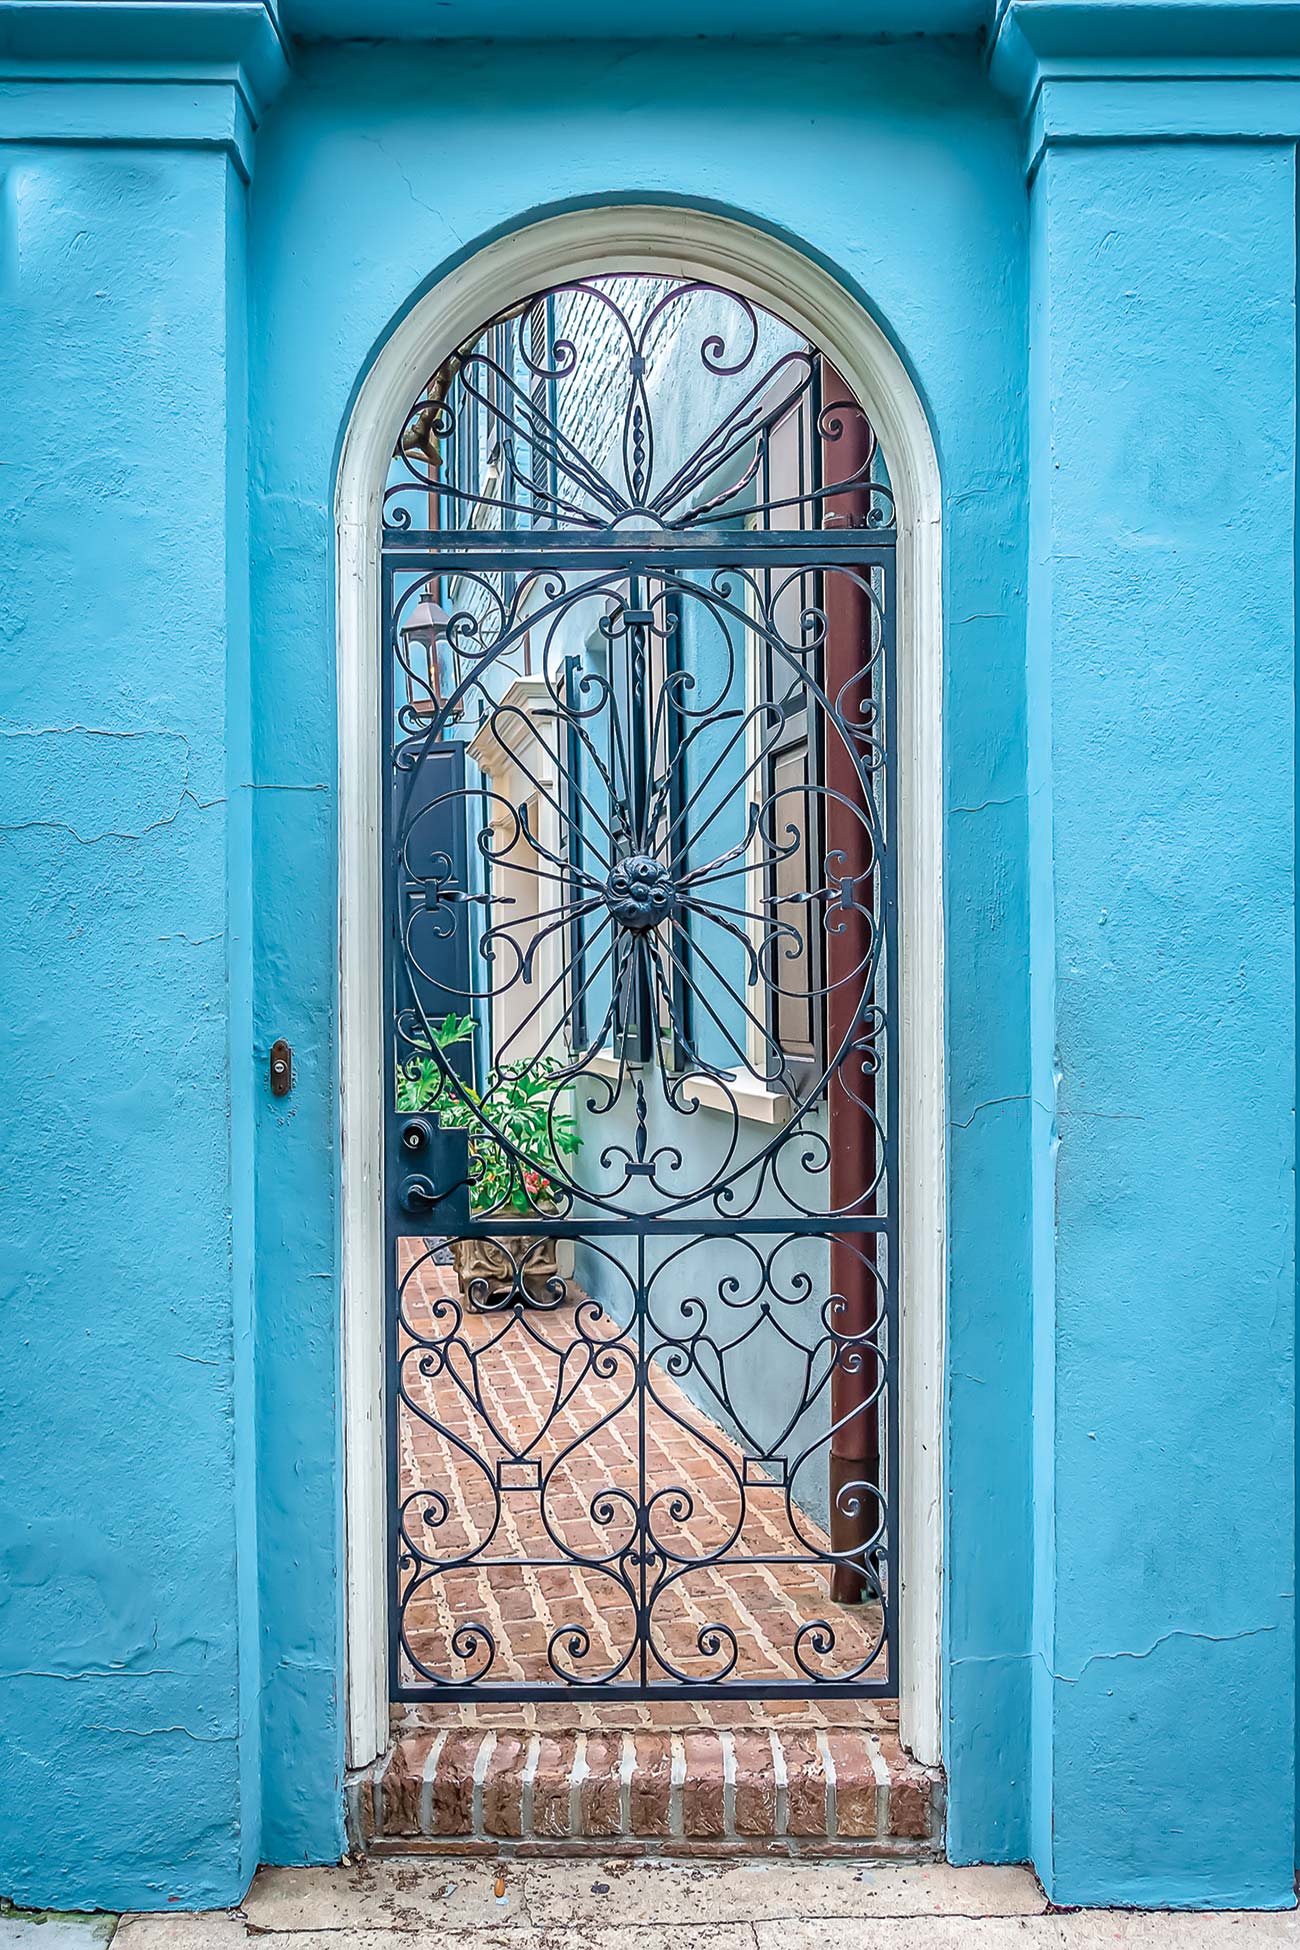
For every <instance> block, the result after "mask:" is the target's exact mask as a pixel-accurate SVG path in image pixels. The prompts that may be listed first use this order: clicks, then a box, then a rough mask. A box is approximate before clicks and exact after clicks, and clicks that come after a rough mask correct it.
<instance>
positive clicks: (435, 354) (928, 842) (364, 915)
mask: <svg viewBox="0 0 1300 1950" xmlns="http://www.w3.org/2000/svg"><path fill="white" fill-rule="evenodd" d="M618 271H625V272H627V271H648V272H655V273H658V274H659V275H661V276H663V275H678V276H682V277H703V278H707V279H710V280H712V281H714V282H717V283H719V284H723V285H726V286H729V287H730V288H731V289H733V290H735V291H739V292H741V293H742V294H743V295H744V296H746V297H748V298H751V299H753V300H755V301H756V302H757V303H759V304H762V305H765V306H766V307H767V308H768V309H769V310H771V311H773V312H776V313H777V314H778V315H779V316H780V317H782V318H783V319H785V320H786V321H787V322H788V323H789V324H790V325H792V326H793V327H794V328H795V329H796V330H797V331H799V332H800V333H802V334H803V335H805V336H806V337H807V338H808V339H809V340H810V341H811V342H812V343H813V344H815V345H816V346H817V347H818V348H819V349H820V350H821V351H823V352H825V353H826V355H827V357H828V358H829V359H830V360H831V362H832V364H833V365H834V366H835V367H836V369H837V370H838V371H839V372H840V373H841V374H842V376H843V377H844V379H845V380H846V381H847V382H848V383H849V384H850V385H851V386H852V388H853V390H854V392H855V393H856V395H857V397H858V398H859V400H860V401H861V402H862V405H863V406H864V407H865V409H866V411H867V414H868V416H869V417H870V419H871V422H872V424H873V426H874V427H875V429H876V431H877V433H878V434H879V436H880V441H881V445H882V447H883V450H884V453H885V456H886V458H887V460H888V464H889V473H890V482H891V485H892V487H893V489H894V493H895V496H896V501H897V509H898V610H897V617H898V687H899V909H900V931H901V943H900V948H901V952H900V964H901V966H900V984H901V1002H900V1015H901V1020H900V1023H899V1026H898V1033H899V1059H900V1066H901V1067H900V1086H901V1089H900V1097H901V1108H902V1119H901V1124H902V1128H901V1132H900V1184H901V1222H902V1266H903V1291H902V1296H901V1307H902V1376H901V1388H900V1394H901V1400H900V1402H899V1405H898V1414H899V1442H900V1484H899V1535H900V1555H901V1579H900V1592H901V1606H900V1611H901V1618H900V1632H899V1638H900V1645H899V1648H898V1657H899V1660H900V1674H899V1683H900V1701H899V1706H900V1724H901V1731H902V1737H903V1740H904V1743H905V1744H906V1745H907V1746H908V1747H909V1748H910V1749H911V1750H912V1752H913V1753H914V1754H915V1755H916V1757H917V1758H918V1760H921V1761H923V1762H925V1763H927V1764H930V1765H934V1764H937V1763H938V1762H939V1761H940V1759H941V1757H942V1756H941V1715H940V1685H941V1672H940V1646H941V1643H942V1637H941V1628H942V1590H943V1578H942V1571H943V1496H942V1488H943V1400H944V1386H943V1374H944V1320H945V1305H944V1295H945V1280H946V1245H947V1240H946V1192H945V1156H944V1129H945V1127H944V1101H945V1098H944V1010H943V997H944V967H943V956H944V937H943V879H942V876H943V725H942V698H943V683H942V672H943V648H942V645H943V637H942V615H941V597H942V581H941V561H940V549H941V504H940V489H939V470H938V463H937V460H936V457H935V452H934V443H933V440H932V438H931V435H930V429H929V425H928V423H927V421H926V417H925V413H924V410H923V409H922V406H921V402H920V400H919V398H918V396H917V393H916V390H915V388H914V387H913V385H912V382H911V380H910V378H909V377H908V375H907V371H906V369H905V367H904V366H903V363H902V360H901V359H900V358H899V356H898V354H897V353H896V352H895V350H894V348H893V347H892V346H891V345H890V343H889V341H888V339H887V338H886V337H885V335H884V333H883V332H882V331H881V329H880V327H879V326H878V325H877V324H876V322H875V321H874V319H872V318H871V317H870V315H869V314H868V313H867V312H866V311H865V310H864V309H863V308H862V306H861V305H860V304H858V302H857V301H856V300H855V299H854V298H853V297H852V296H851V295H850V293H849V292H847V291H846V290H845V289H844V287H843V286H842V285H841V284H839V283H838V282H837V281H836V279H835V278H833V277H832V276H831V275H830V273H829V272H827V271H825V270H823V269H821V268H820V267H819V266H818V265H816V264H813V263H811V262H810V261H809V260H808V259H807V258H805V257H803V256H801V255H800V253H799V252H797V251H795V250H793V249H792V248H791V247H790V246H789V245H788V244H785V243H782V242H781V241H780V240H779V239H777V238H774V237H771V236H768V235H766V234H765V233H763V232H760V231H756V230H751V229H750V228H748V226H746V225H744V224H741V223H737V222H735V221H734V220H732V219H731V218H727V217H720V216H715V215H713V214H711V213H707V212H704V211H697V210H687V209H677V208H671V207H667V206H662V207H661V206H651V205H647V206H644V207H640V206H625V205H618V206H611V207H609V208H606V209H597V210H587V211H575V212H571V213H568V214H565V215H563V216H557V217H548V218H546V219H544V220H543V221H541V222H539V223H534V224H530V225H527V226H526V227H524V228H522V229H520V230H517V231H514V232H512V233H511V234H510V235H509V236H507V237H503V238H500V239H499V240H498V241H497V242H495V243H492V244H489V245H487V246H485V247H484V249H482V250H481V251H478V252H477V253H476V254H475V255H474V256H473V257H471V258H469V259H467V261H466V262H465V263H464V264H461V265H459V266H458V267H457V268H456V269H455V270H454V271H452V272H450V273H449V274H448V275H447V276H446V277H445V278H443V279H442V280H441V281H440V282H439V283H438V284H437V285H435V286H434V288H433V289H432V290H430V291H429V292H427V293H426V294H425V295H424V297H422V298H421V299H420V300H419V301H418V302H417V303H416V304H415V305H414V306H413V307H412V308H411V310H410V311H409V312H408V313H407V314H406V316H405V317H404V318H403V319H402V320H401V322H400V323H399V324H398V325H397V326H396V327H395V328H394V330H393V331H392V333H391V335H390V336H389V338H388V340H387V341H386V343H385V344H384V346H383V347H382V349H381V350H380V352H379V354H378V355H377V357H376V359H375V361H374V364H373V365H372V366H371V368H370V370H369V372H368V373H367V374H366V376H365V379H364V381H363V383H362V385H361V388H360V390H359V392H358V395H357V399H356V403H355V406H354V408H353V411H352V416H351V419H350V421H349V423H348V429H347V434H346V437H345V440H344V443H343V451H342V457H341V460H340V465H339V478H338V487H337V492H336V496H335V513H336V518H337V530H338V557H337V576H338V586H337V632H338V635H337V647H338V733H339V974H340V1024H339V1097H340V1117H341V1131H340V1140H341V1151H340V1155H341V1160H342V1184H341V1188H340V1191H341V1204H342V1260H343V1436H344V1480H345V1489H344V1502H345V1521H346V1606H347V1613H346V1661H347V1675H346V1686H347V1735H348V1759H349V1763H350V1765H352V1766H364V1765H365V1764H366V1763H367V1762H369V1761H371V1760H373V1759H374V1757H375V1756H376V1754H378V1753H379V1752H381V1751H382V1749H383V1748H384V1747H385V1746H386V1745H387V1742H388V1679H387V1626H386V1606H387V1580H386V1576H385V1563H384V1552H385V1521H386V1520H385V1507H386V1496H385V1481H384V1476H385V1460H384V1402H383V1383H384V1254H383V1200H382V1170H383V1154H382V1128H383V1117H382V1104H381V1079H382V1075H383V1017H382V981H381V943H382V928H381V916H382V912H383V903H382V879H381V875H382V862H381V859H380V832H381V820H380V770H379V741H378V738H377V736H376V727H377V725H378V723H379V710H380V703H379V699H380V644H379V522H380V497H381V493H382V489H383V483H384V480H385V477H386V474H387V469H388V462H389V457H390V455H391V454H392V451H393V445H394V442H395V440H396V438H397V433H398V429H399V428H400V426H401V423H402V419H403V416H404V414H405V412H406V409H407V407H408V405H409V403H410V401H411V399H412V397H413V395H414V392H415V390H416V388H417V387H418V386H419V385H420V384H421V383H422V382H423V381H424V380H425V379H426V378H427V377H428V375H429V373H431V372H432V371H433V370H434V369H435V368H436V367H437V366H438V365H439V364H440V363H441V361H442V360H443V359H444V358H446V357H447V355H448V354H449V353H450V352H452V351H454V349H455V348H456V347H457V346H458V345H461V344H463V343H464V341H465V340H466V338H468V337H469V336H470V335H471V333H472V332H473V331H474V330H475V329H476V328H477V327H478V326H479V325H481V324H482V323H483V322H484V321H485V320H487V319H489V318H491V317H492V316H493V315H494V314H495V313H497V312H499V311H502V310H504V309H505V308H506V307H507V306H508V305H511V304H513V303H514V302H515V301H516V300H518V299H519V298H521V297H524V296H526V295H527V294H528V293H529V292H532V291H536V290H538V289H540V288H542V287H544V286H546V285H548V284H555V283H561V282H563V281H564V280H566V279H569V278H575V277H586V276H593V275H609V274H611V273H614V272H618Z"/></svg>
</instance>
